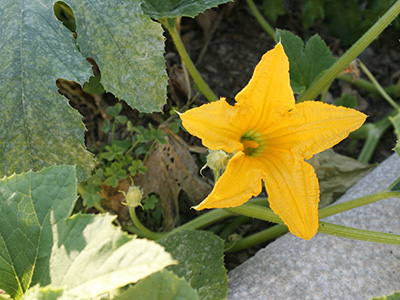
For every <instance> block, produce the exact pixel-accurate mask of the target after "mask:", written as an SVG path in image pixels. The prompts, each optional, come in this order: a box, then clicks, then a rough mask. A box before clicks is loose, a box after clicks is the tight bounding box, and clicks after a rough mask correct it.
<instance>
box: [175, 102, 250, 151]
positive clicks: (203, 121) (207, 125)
mask: <svg viewBox="0 0 400 300" xmlns="http://www.w3.org/2000/svg"><path fill="white" fill-rule="evenodd" d="M236 114H237V108H235V107H234V106H231V105H229V104H228V103H227V102H226V101H225V100H224V99H223V98H222V99H220V100H218V101H216V102H213V103H209V104H204V105H202V106H200V107H197V108H193V109H190V110H188V111H186V112H185V113H183V114H181V115H180V117H181V119H182V124H183V127H185V128H186V130H187V131H188V132H189V133H190V134H192V135H195V136H197V137H199V138H200V139H201V140H202V142H203V145H204V146H206V147H207V148H210V149H212V150H224V151H226V152H229V153H231V152H233V151H236V150H241V149H243V145H242V144H241V143H240V137H241V135H242V131H241V130H240V128H239V127H237V126H235V124H234V122H233V119H234V118H235V116H236Z"/></svg>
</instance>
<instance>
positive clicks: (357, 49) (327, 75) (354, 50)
mask: <svg viewBox="0 0 400 300" xmlns="http://www.w3.org/2000/svg"><path fill="white" fill-rule="evenodd" d="M399 13H400V0H398V1H396V3H394V4H393V5H392V7H391V8H389V10H388V11H387V12H386V13H385V14H384V15H383V16H382V17H381V18H380V19H379V20H378V21H377V22H376V23H375V24H374V25H373V26H372V27H371V28H370V29H369V30H368V31H367V32H366V33H364V35H363V36H362V37H361V38H360V39H359V40H358V41H357V42H356V43H355V44H354V45H353V46H352V47H351V48H350V49H349V50H347V51H346V53H344V54H343V55H342V56H341V57H340V58H339V59H338V60H337V61H336V62H335V63H334V64H333V65H332V66H331V67H330V68H329V69H328V70H326V71H325V72H324V74H322V76H320V77H318V78H317V79H316V80H315V81H314V82H313V83H312V84H311V86H310V87H309V88H308V89H307V90H306V91H305V92H304V93H303V94H302V95H301V96H300V98H299V100H298V102H302V101H305V100H312V99H315V98H316V97H317V96H318V95H319V93H320V92H321V91H322V90H323V89H324V88H325V87H327V86H329V85H330V84H331V83H332V81H333V80H335V78H336V77H337V76H338V75H339V74H340V72H341V71H342V70H344V69H345V68H346V67H347V66H348V65H349V64H350V63H351V62H352V61H353V60H354V59H355V58H356V57H357V56H358V55H359V54H360V53H361V52H362V51H363V50H364V49H365V48H367V47H368V45H369V44H370V43H372V42H373V41H374V40H375V38H377V37H378V36H379V34H380V33H381V32H382V31H383V30H385V28H386V27H387V26H389V25H390V23H392V21H393V20H394V19H395V18H396V17H397V15H398V14H399Z"/></svg>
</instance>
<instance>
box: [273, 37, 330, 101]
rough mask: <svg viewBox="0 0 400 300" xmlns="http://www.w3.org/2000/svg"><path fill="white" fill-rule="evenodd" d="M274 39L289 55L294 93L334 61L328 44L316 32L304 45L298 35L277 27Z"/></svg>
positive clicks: (304, 88)
mask: <svg viewBox="0 0 400 300" xmlns="http://www.w3.org/2000/svg"><path fill="white" fill-rule="evenodd" d="M275 39H276V41H277V42H279V41H281V43H282V45H283V48H284V49H285V52H286V55H287V56H288V57H289V63H290V81H291V85H292V88H293V92H294V93H295V94H300V93H302V92H303V91H304V90H306V89H307V88H308V87H309V86H310V85H311V83H312V82H313V81H314V80H315V79H316V78H317V77H318V75H320V74H321V73H322V72H323V71H324V70H326V69H327V68H329V67H330V66H331V65H332V64H333V63H334V62H335V58H334V57H333V56H332V53H331V51H330V50H329V48H328V46H326V44H325V42H324V41H323V40H322V39H321V38H320V37H319V36H318V35H317V34H315V35H313V36H312V37H311V38H310V39H309V40H308V42H307V43H306V44H305V46H304V43H303V41H302V40H301V39H300V38H299V37H298V36H296V35H294V34H293V33H291V32H289V31H287V30H281V29H277V30H276V38H275ZM309 100H311V99H309Z"/></svg>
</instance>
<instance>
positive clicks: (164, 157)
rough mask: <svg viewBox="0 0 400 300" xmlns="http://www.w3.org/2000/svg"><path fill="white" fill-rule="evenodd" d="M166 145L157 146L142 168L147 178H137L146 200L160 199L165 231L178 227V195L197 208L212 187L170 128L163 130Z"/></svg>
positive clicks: (141, 176) (136, 182)
mask: <svg viewBox="0 0 400 300" xmlns="http://www.w3.org/2000/svg"><path fill="white" fill-rule="evenodd" d="M162 130H163V132H164V133H165V134H166V135H167V143H165V144H157V145H156V146H155V147H154V150H153V151H152V152H151V153H150V155H149V156H148V157H147V158H146V159H145V161H144V162H143V164H144V165H145V166H146V167H147V171H146V173H145V174H144V175H137V176H135V178H134V182H135V185H138V186H140V187H141V188H142V189H143V192H144V194H143V196H144V197H145V196H147V195H149V194H151V193H156V194H158V195H159V196H160V199H161V202H162V209H163V217H164V223H163V227H164V230H171V229H173V228H174V227H175V226H176V225H178V224H179V206H178V196H179V192H180V191H181V190H183V191H184V192H185V193H186V194H187V196H188V198H189V201H190V202H191V203H190V204H191V205H196V204H198V203H199V202H200V201H202V200H203V199H204V198H205V197H206V196H207V195H208V194H209V193H210V191H211V189H212V187H211V185H210V184H208V183H207V182H206V181H205V180H204V179H202V178H201V177H200V176H199V168H198V166H197V165H196V163H195V161H194V159H193V157H192V156H191V154H190V152H189V148H188V146H187V144H186V143H185V141H183V140H182V139H181V138H180V137H179V136H177V135H176V134H174V133H173V132H172V131H171V130H170V129H169V128H166V127H165V128H162Z"/></svg>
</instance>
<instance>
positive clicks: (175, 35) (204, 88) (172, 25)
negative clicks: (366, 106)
mask: <svg viewBox="0 0 400 300" xmlns="http://www.w3.org/2000/svg"><path fill="white" fill-rule="evenodd" d="M158 21H159V22H160V23H161V24H163V25H164V27H165V28H167V30H168V31H169V33H170V35H171V37H172V40H173V41H174V44H175V47H176V49H177V50H178V53H179V55H180V57H181V59H182V61H183V62H184V63H185V66H186V68H187V69H188V71H189V73H190V75H191V76H192V78H193V80H194V82H196V84H197V86H198V87H199V89H200V91H201V92H202V93H203V94H204V96H206V98H207V99H208V101H210V102H212V101H217V100H218V97H217V96H216V95H215V94H214V92H213V91H212V90H211V89H210V87H209V86H208V84H207V83H206V82H205V81H204V79H203V77H201V75H200V73H199V71H198V70H197V68H196V66H195V65H194V63H193V61H192V59H191V58H190V56H189V54H188V53H187V51H186V49H185V46H184V45H183V42H182V39H181V37H180V35H179V32H178V30H177V28H176V20H171V19H159V20H158ZM172 21H173V22H172Z"/></svg>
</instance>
